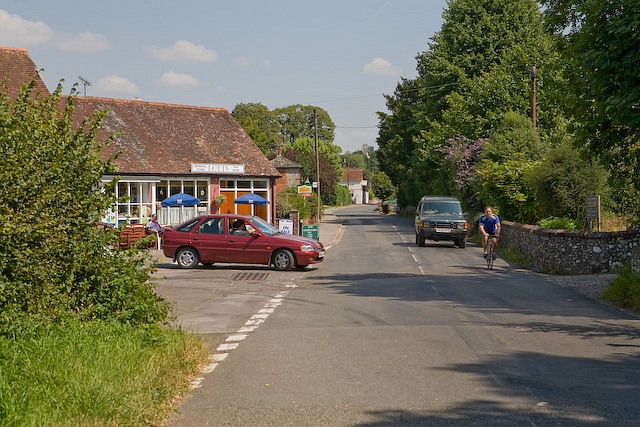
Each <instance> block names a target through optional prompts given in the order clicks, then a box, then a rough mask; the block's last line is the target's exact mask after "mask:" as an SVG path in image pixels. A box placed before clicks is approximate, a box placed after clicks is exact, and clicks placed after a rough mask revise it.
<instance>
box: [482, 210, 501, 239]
mask: <svg viewBox="0 0 640 427" xmlns="http://www.w3.org/2000/svg"><path fill="white" fill-rule="evenodd" d="M478 223H479V224H482V225H483V227H484V231H486V232H487V233H489V234H492V233H495V231H496V224H500V218H498V215H496V214H491V215H490V216H486V215H482V216H481V217H480V219H479V220H478Z"/></svg>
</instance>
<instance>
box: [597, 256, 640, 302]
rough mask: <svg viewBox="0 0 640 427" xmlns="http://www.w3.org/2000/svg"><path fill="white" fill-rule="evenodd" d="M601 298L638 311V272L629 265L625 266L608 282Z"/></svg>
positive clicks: (639, 300) (639, 275) (639, 289)
mask: <svg viewBox="0 0 640 427" xmlns="http://www.w3.org/2000/svg"><path fill="white" fill-rule="evenodd" d="M602 298H603V299H604V300H605V301H609V302H611V303H613V304H615V305H616V306H618V307H622V308H628V309H631V310H635V311H638V312H640V273H638V272H634V271H633V269H632V268H631V267H630V266H626V267H625V268H624V269H623V270H622V271H621V272H620V273H619V274H618V276H617V277H616V278H615V279H613V280H612V281H611V282H610V283H609V286H608V287H607V289H605V291H604V293H603V295H602Z"/></svg>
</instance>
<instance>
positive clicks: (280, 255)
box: [273, 249, 295, 270]
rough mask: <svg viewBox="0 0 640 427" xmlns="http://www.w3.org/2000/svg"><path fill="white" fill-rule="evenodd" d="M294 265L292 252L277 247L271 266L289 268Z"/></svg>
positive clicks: (280, 268) (278, 268)
mask: <svg viewBox="0 0 640 427" xmlns="http://www.w3.org/2000/svg"><path fill="white" fill-rule="evenodd" d="M294 265H295V259H294V258H293V254H292V253H291V252H289V251H288V250H286V249H278V250H277V251H276V252H275V253H274V254H273V267H274V268H275V269H276V270H291V269H292V268H293V266H294Z"/></svg>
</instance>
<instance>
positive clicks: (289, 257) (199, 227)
mask: <svg viewBox="0 0 640 427" xmlns="http://www.w3.org/2000/svg"><path fill="white" fill-rule="evenodd" d="M162 250H163V252H164V255H165V256H167V257H169V258H173V260H174V261H176V262H177V263H178V265H179V266H180V267H182V268H193V267H196V266H197V265H198V263H202V264H203V265H204V266H206V267H209V266H211V265H212V264H215V263H216V262H220V263H240V264H264V265H272V266H273V267H274V268H275V269H276V270H291V269H293V268H294V267H295V268H298V269H304V268H305V267H307V266H308V265H309V264H316V263H319V262H322V261H324V255H325V250H324V246H322V243H320V242H319V241H317V240H313V239H308V238H306V237H302V236H295V235H290V234H284V233H282V232H280V230H278V229H277V228H275V227H274V226H273V225H271V224H269V223H268V222H266V221H265V220H263V219H262V218H259V217H256V216H246V215H231V214H226V215H222V214H221V215H215V214H214V215H203V216H199V217H196V218H192V219H190V220H189V221H187V222H185V223H183V224H181V225H179V226H177V227H172V228H171V229H168V230H165V231H164V232H163V233H162Z"/></svg>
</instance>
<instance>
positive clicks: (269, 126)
mask: <svg viewBox="0 0 640 427" xmlns="http://www.w3.org/2000/svg"><path fill="white" fill-rule="evenodd" d="M231 115H233V117H234V118H235V119H236V120H237V121H238V124H239V125H240V126H242V128H243V129H244V131H245V132H247V134H248V135H249V136H250V137H251V139H252V140H253V141H254V142H255V143H256V145H257V146H258V147H260V150H261V151H262V152H263V153H265V154H267V155H268V154H270V153H273V152H274V151H276V150H277V147H278V146H279V145H280V143H281V142H282V139H280V138H278V134H279V131H280V126H279V123H278V120H277V116H276V114H275V113H274V112H272V111H270V110H269V109H268V108H267V107H266V106H264V105H262V104H254V103H249V104H242V103H241V104H237V105H236V106H235V107H234V109H233V111H232V112H231Z"/></svg>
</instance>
